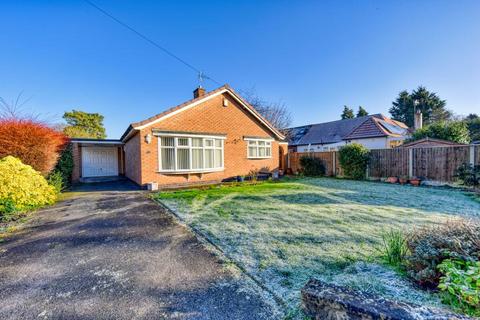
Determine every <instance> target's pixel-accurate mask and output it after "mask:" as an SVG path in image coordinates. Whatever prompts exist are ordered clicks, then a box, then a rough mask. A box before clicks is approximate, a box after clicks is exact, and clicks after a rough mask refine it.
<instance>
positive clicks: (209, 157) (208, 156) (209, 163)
mask: <svg viewBox="0 0 480 320" xmlns="http://www.w3.org/2000/svg"><path fill="white" fill-rule="evenodd" d="M205 168H213V150H212V149H205Z"/></svg>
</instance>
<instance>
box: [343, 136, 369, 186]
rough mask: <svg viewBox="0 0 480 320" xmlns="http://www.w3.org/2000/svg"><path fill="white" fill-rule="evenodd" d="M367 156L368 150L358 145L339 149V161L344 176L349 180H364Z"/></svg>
mask: <svg viewBox="0 0 480 320" xmlns="http://www.w3.org/2000/svg"><path fill="white" fill-rule="evenodd" d="M368 155H369V152H368V149H367V148H365V147H364V146H362V145H361V144H358V143H352V144H347V145H346V146H343V147H341V148H340V153H339V161H340V165H341V166H342V169H343V173H344V175H345V176H346V177H347V178H351V179H356V180H361V179H364V178H365V172H366V171H367V165H368Z"/></svg>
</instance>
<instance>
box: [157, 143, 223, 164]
mask: <svg viewBox="0 0 480 320" xmlns="http://www.w3.org/2000/svg"><path fill="white" fill-rule="evenodd" d="M156 137H157V142H158V172H161V173H203V172H215V171H223V170H224V169H225V143H224V140H225V137H224V136H212V135H186V134H157V135H156ZM161 138H173V139H174V146H173V147H171V146H167V147H163V146H162V143H161V141H162V139H161ZM179 138H187V139H188V146H179V145H178V139H179ZM194 138H199V139H202V147H194V146H193V143H192V139H194ZM206 140H211V141H212V143H213V145H212V146H208V147H207V146H206V145H205V141H206ZM215 140H220V141H221V142H222V143H221V146H220V147H217V146H216V144H215ZM162 149H173V150H174V152H173V153H174V169H162ZM178 149H188V150H189V167H190V169H178V168H177V167H178V163H177V150H178ZM193 149H197V150H198V149H202V150H203V155H202V162H203V165H202V167H203V168H201V169H192V165H193V161H192V156H193V152H192V150H193ZM206 149H208V150H213V167H212V168H205V150H206ZM216 150H222V159H221V160H222V161H221V166H220V167H215V163H216V162H217V161H216V160H217V159H215V157H216V152H215V151H216Z"/></svg>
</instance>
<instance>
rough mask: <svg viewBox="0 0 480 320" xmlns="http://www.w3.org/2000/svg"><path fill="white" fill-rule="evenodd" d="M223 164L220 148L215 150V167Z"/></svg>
mask: <svg viewBox="0 0 480 320" xmlns="http://www.w3.org/2000/svg"><path fill="white" fill-rule="evenodd" d="M222 166H223V159H222V149H216V150H215V168H221V167H222Z"/></svg>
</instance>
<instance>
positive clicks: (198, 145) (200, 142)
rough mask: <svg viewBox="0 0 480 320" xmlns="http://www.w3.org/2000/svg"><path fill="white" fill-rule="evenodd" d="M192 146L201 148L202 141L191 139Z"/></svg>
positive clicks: (200, 139)
mask: <svg viewBox="0 0 480 320" xmlns="http://www.w3.org/2000/svg"><path fill="white" fill-rule="evenodd" d="M192 146H194V147H201V146H203V139H202V138H192Z"/></svg>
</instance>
